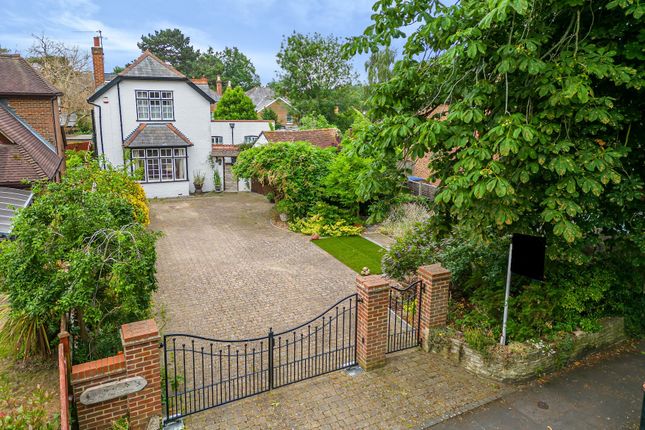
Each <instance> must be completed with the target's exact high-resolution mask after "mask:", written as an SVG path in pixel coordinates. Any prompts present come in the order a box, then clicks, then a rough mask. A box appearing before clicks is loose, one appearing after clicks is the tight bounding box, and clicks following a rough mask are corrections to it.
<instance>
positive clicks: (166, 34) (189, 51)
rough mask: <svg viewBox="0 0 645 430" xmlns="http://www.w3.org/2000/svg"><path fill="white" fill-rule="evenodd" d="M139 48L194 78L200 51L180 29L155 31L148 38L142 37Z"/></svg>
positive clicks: (138, 44)
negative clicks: (195, 63) (148, 51)
mask: <svg viewBox="0 0 645 430" xmlns="http://www.w3.org/2000/svg"><path fill="white" fill-rule="evenodd" d="M137 46H138V47H139V49H141V50H142V51H145V50H150V52H152V53H153V54H155V55H156V56H157V57H159V58H160V59H162V60H164V61H168V62H169V63H170V64H172V65H173V67H175V68H176V69H177V70H179V71H180V72H182V73H183V74H185V75H187V76H190V77H193V74H192V72H193V66H194V62H195V61H196V60H197V59H198V57H199V51H198V50H195V48H193V46H192V45H191V44H190V37H188V36H186V35H184V33H182V32H181V30H179V29H178V28H173V29H170V28H167V29H164V30H155V32H154V33H149V34H148V35H147V36H144V35H142V36H141V42H138V43H137Z"/></svg>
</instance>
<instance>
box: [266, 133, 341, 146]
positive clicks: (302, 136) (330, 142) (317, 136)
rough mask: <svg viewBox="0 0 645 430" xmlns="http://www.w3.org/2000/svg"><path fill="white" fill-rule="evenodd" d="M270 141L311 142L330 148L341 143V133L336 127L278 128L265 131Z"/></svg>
mask: <svg viewBox="0 0 645 430" xmlns="http://www.w3.org/2000/svg"><path fill="white" fill-rule="evenodd" d="M262 134H264V137H266V139H267V140H268V141H269V142H300V141H302V142H310V143H311V144H313V145H315V146H318V147H319V148H329V147H330V146H338V145H339V144H340V133H339V132H338V130H337V129H335V128H319V129H315V130H276V131H263V132H262Z"/></svg>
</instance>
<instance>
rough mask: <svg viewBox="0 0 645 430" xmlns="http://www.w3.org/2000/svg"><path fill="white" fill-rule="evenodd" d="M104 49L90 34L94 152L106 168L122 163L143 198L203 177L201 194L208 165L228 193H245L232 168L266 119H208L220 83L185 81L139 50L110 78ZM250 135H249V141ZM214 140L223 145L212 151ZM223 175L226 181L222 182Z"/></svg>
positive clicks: (171, 192) (169, 193) (178, 190)
mask: <svg viewBox="0 0 645 430" xmlns="http://www.w3.org/2000/svg"><path fill="white" fill-rule="evenodd" d="M103 55H104V54H103V48H102V46H101V41H100V39H99V38H98V37H96V38H94V47H93V48H92V60H93V61H92V62H93V65H94V80H95V83H96V89H95V91H94V93H93V94H92V95H91V96H90V97H89V99H88V102H89V103H90V104H91V105H92V106H93V120H94V121H93V123H94V139H95V142H96V143H95V145H94V146H95V151H96V152H97V153H98V154H99V155H101V156H104V157H105V159H106V160H107V161H109V162H110V163H111V164H113V165H117V166H118V165H128V166H129V168H130V169H131V171H132V173H133V174H136V175H139V176H138V178H139V180H140V182H141V185H142V186H143V188H144V190H145V192H146V195H147V196H148V197H149V198H154V197H177V196H186V195H188V194H189V193H191V192H194V190H195V187H194V184H193V183H194V179H195V177H196V176H198V175H204V177H205V182H204V186H203V190H204V191H211V190H213V189H214V174H213V173H214V170H217V171H218V173H219V175H220V178H223V179H224V183H225V184H226V183H227V182H228V185H227V186H226V190H227V191H245V190H247V189H248V188H249V187H248V186H246V182H245V181H236V180H234V178H233V176H232V173H231V169H230V168H231V166H232V164H233V163H235V159H236V156H237V153H239V147H237V145H239V144H242V143H244V142H245V141H246V139H247V137H248V136H252V137H253V141H255V138H257V136H258V135H259V134H260V133H261V132H262V131H264V130H270V128H271V124H270V121H259V120H258V121H255V120H253V121H237V120H236V121H211V112H212V109H213V105H214V104H215V103H216V102H217V100H218V99H219V96H220V93H221V82H219V81H218V90H217V91H215V92H213V91H212V90H211V89H210V88H209V87H208V84H207V82H206V80H204V79H197V80H191V79H189V78H187V77H186V76H185V75H183V74H182V73H180V72H179V71H177V70H176V69H175V68H174V67H172V66H171V65H169V64H167V63H165V62H164V61H162V60H160V59H159V58H157V57H156V56H155V55H153V54H152V53H151V52H149V51H146V52H144V53H143V54H141V55H140V56H139V58H137V59H136V60H135V61H134V62H133V63H132V64H130V65H129V66H128V67H127V68H126V69H125V70H123V71H122V72H120V73H118V74H117V75H116V76H114V77H113V78H112V79H110V80H109V81H108V80H106V78H105V73H104V70H103V61H104V58H103ZM249 139H250V138H249ZM213 145H227V147H230V148H228V149H229V150H230V152H227V153H225V154H223V153H220V152H217V150H216V149H215V148H214V147H213ZM227 179H228V181H227Z"/></svg>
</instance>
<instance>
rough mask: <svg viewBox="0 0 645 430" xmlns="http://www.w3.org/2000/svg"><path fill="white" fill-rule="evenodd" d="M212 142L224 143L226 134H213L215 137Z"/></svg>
mask: <svg viewBox="0 0 645 430" xmlns="http://www.w3.org/2000/svg"><path fill="white" fill-rule="evenodd" d="M211 143H213V144H222V143H224V136H213V137H211Z"/></svg>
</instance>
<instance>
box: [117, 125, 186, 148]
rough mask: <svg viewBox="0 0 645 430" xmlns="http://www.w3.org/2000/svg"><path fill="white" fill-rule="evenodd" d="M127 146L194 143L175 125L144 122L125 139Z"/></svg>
mask: <svg viewBox="0 0 645 430" xmlns="http://www.w3.org/2000/svg"><path fill="white" fill-rule="evenodd" d="M123 146H125V147H126V148H160V147H176V146H193V143H192V142H191V141H190V140H189V139H188V138H187V137H186V136H185V135H184V134H183V133H182V132H181V131H179V130H178V129H177V128H176V127H175V126H174V125H172V124H171V123H167V124H156V123H153V124H149V123H143V124H140V125H139V127H137V128H135V129H134V131H133V132H132V133H130V136H128V138H127V139H126V140H125V142H124V143H123Z"/></svg>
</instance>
